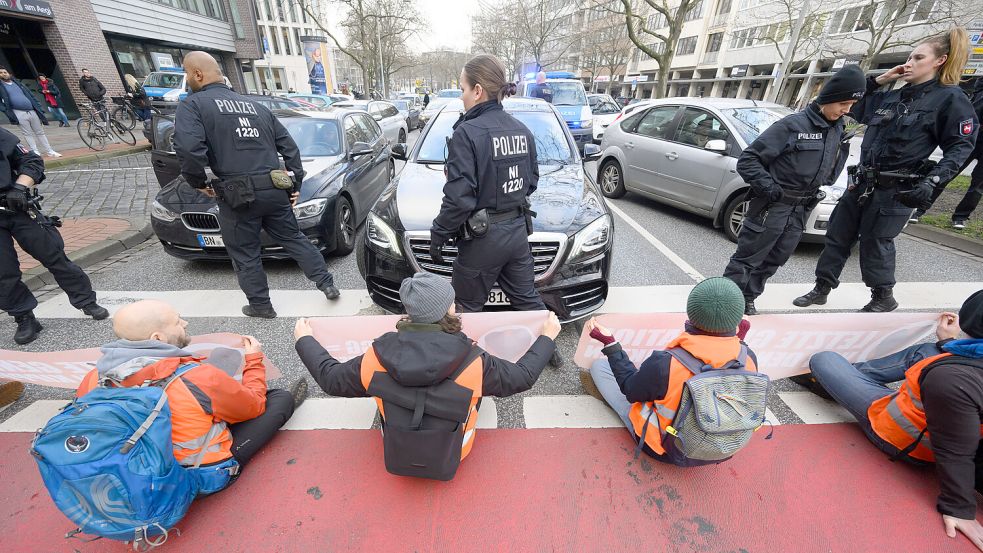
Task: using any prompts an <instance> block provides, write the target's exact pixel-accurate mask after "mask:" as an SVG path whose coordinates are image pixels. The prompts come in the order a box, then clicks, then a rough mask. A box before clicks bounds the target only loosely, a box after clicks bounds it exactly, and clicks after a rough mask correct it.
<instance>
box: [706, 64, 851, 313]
mask: <svg viewBox="0 0 983 553" xmlns="http://www.w3.org/2000/svg"><path fill="white" fill-rule="evenodd" d="M865 89H866V79H865V78H864V72H863V71H862V70H861V69H860V68H859V67H857V66H856V65H848V66H846V67H844V68H843V69H841V70H840V71H838V72H837V73H836V74H835V75H833V77H832V78H830V80H829V81H828V82H827V83H826V84H825V85H824V86H823V88H822V90H821V91H820V92H819V96H818V97H817V98H816V101H814V102H812V103H811V104H809V106H807V107H806V109H804V110H802V111H800V112H798V113H793V114H792V115H789V116H787V117H785V118H784V119H782V120H781V121H779V122H777V123H775V124H773V125H772V126H770V127H768V129H766V130H765V132H763V133H761V136H759V137H758V138H757V139H756V140H755V141H754V142H753V143H751V145H750V146H748V147H747V149H746V150H744V153H743V154H741V157H740V159H738V161H737V172H738V174H740V175H741V178H743V179H744V182H747V183H748V184H750V186H751V193H750V203H749V207H748V212H747V214H746V215H745V218H744V224H743V226H742V227H741V232H740V234H739V235H738V237H737V251H736V252H734V255H733V256H731V258H730V262H729V263H728V264H727V268H726V269H724V276H725V277H727V278H729V279H731V280H733V281H734V282H735V283H736V284H737V286H738V287H740V289H741V291H742V292H743V293H744V314H745V315H757V314H758V311H757V309H755V306H754V300H755V298H757V297H758V296H760V295H761V293H762V292H764V288H765V281H767V280H768V279H769V278H770V277H771V276H772V275H774V274H775V271H777V270H778V268H779V267H781V266H782V265H784V264H785V262H786V261H788V258H789V257H790V256H791V255H792V252H793V251H794V250H795V247H796V246H797V245H798V243H799V239H800V238H801V237H802V231H803V230H804V229H805V223H806V219H808V217H809V212H810V211H811V210H812V209H814V208H815V207H816V206H817V205H818V204H819V202H820V201H822V199H823V198H824V197H825V194H824V193H823V192H822V191H821V190H820V187H821V186H825V185H829V184H832V183H833V182H834V181H836V178H837V176H839V174H840V172H841V171H842V170H843V167H844V166H845V165H846V160H847V157H848V156H849V154H850V144H849V142H847V143H845V144H844V143H843V127H844V123H843V119H842V117H843V116H844V115H846V114H847V113H848V112H849V111H850V108H852V107H853V105H854V104H856V103H857V101H858V100H860V98H862V97H863V95H864V90H865Z"/></svg>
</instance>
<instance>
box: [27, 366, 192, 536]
mask: <svg viewBox="0 0 983 553" xmlns="http://www.w3.org/2000/svg"><path fill="white" fill-rule="evenodd" d="M197 366H199V365H198V363H189V364H186V365H183V366H181V367H179V368H178V369H177V370H176V371H175V372H174V374H173V375H171V376H170V377H168V378H166V379H163V380H158V381H154V382H145V383H144V384H143V385H141V386H139V387H127V388H123V387H106V386H104V384H103V383H102V382H100V384H99V387H97V388H95V389H93V390H92V391H91V392H89V393H87V394H85V395H84V396H82V397H80V398H76V399H75V400H74V401H73V402H72V403H70V404H68V405H67V406H66V407H65V408H64V409H62V411H61V412H60V413H58V414H57V415H55V416H54V417H53V418H52V419H51V420H50V421H48V424H46V425H45V426H44V428H42V429H41V430H39V431H38V433H37V435H36V436H35V437H34V442H33V444H32V445H31V455H33V456H34V458H35V460H36V461H37V463H38V469H39V470H40V471H41V478H42V479H43V480H44V485H45V486H46V487H47V488H48V493H49V494H51V498H52V499H53V500H54V502H55V505H57V507H58V509H60V510H61V512H62V513H64V514H65V516H67V517H68V518H69V519H71V521H72V522H73V523H75V524H77V525H78V528H77V529H75V530H74V531H72V532H69V534H68V535H67V536H66V537H73V536H75V535H76V534H79V533H86V534H91V535H95V536H97V538H95V539H98V538H101V537H105V538H110V539H114V540H120V541H125V542H131V541H132V542H133V547H134V549H137V548H140V549H147V548H149V547H154V546H157V545H160V544H162V543H164V541H165V540H167V535H168V532H169V530H170V529H171V528H172V527H173V526H174V525H175V524H177V522H178V521H180V520H181V518H182V517H184V514H185V513H186V512H187V510H188V507H190V506H191V502H192V500H194V498H195V495H196V494H197V493H198V489H199V486H200V482H199V481H198V476H197V475H196V474H195V472H194V471H189V470H187V469H185V468H184V467H183V466H181V465H180V464H179V463H178V462H177V459H175V458H174V445H173V444H172V443H171V409H170V406H169V405H168V404H167V394H165V393H164V390H165V389H166V388H167V386H168V385H170V384H171V383H172V382H174V381H175V380H177V379H178V378H179V377H180V376H181V375H183V374H184V373H186V372H188V371H189V370H191V369H193V368H195V367H197Z"/></svg>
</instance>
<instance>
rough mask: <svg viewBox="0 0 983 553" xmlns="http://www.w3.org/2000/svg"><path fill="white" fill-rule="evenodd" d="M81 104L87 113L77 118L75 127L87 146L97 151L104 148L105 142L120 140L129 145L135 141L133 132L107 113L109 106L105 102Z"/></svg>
mask: <svg viewBox="0 0 983 553" xmlns="http://www.w3.org/2000/svg"><path fill="white" fill-rule="evenodd" d="M81 106H82V108H83V109H85V110H86V111H87V112H88V113H87V114H86V116H85V117H82V118H81V119H79V120H78V123H77V124H76V129H77V130H78V133H79V138H81V139H82V142H84V143H85V145H86V146H88V147H89V148H91V149H93V150H96V151H97V152H98V151H102V150H105V149H106V143H107V142H117V143H118V142H120V141H122V142H124V143H126V144H129V145H130V146H133V145H134V144H136V143H137V139H136V137H135V136H133V132H131V131H130V129H128V128H126V126H125V125H124V124H123V123H121V122H120V121H118V120H116V119H115V118H113V117H111V116H110V115H109V108H108V107H107V106H106V103H105V102H96V103H95V104H91V103H83V104H81Z"/></svg>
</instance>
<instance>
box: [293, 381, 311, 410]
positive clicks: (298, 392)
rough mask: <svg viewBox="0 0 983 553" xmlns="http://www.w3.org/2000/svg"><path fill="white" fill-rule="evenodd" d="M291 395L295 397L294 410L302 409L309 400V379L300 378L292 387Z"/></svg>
mask: <svg viewBox="0 0 983 553" xmlns="http://www.w3.org/2000/svg"><path fill="white" fill-rule="evenodd" d="M290 395H292V396H293V397H294V409H296V408H298V407H300V405H301V404H302V403H304V400H305V399H307V378H300V379H298V380H297V382H294V383H293V386H291V387H290Z"/></svg>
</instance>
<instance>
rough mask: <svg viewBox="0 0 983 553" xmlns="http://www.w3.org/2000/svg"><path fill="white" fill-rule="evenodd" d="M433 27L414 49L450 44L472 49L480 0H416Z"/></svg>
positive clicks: (424, 49) (455, 47)
mask: <svg viewBox="0 0 983 553" xmlns="http://www.w3.org/2000/svg"><path fill="white" fill-rule="evenodd" d="M413 2H414V3H415V4H416V6H417V9H418V10H420V13H422V14H423V18H424V19H426V20H427V22H428V23H429V24H430V30H429V31H428V32H426V33H423V35H422V36H420V37H418V38H417V39H416V40H415V41H414V43H411V44H410V48H411V49H412V50H414V51H416V52H424V51H428V50H435V49H437V48H441V47H448V48H450V49H453V50H457V51H465V52H466V51H469V50H470V49H471V19H470V17H471V15H472V14H474V13H476V12H477V11H478V0H413Z"/></svg>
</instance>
